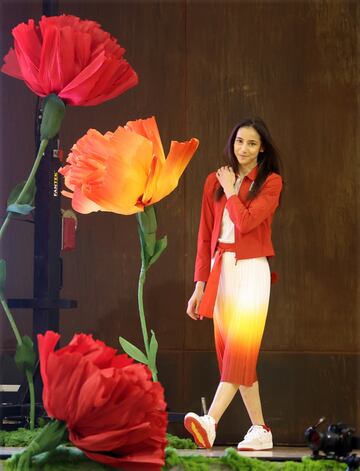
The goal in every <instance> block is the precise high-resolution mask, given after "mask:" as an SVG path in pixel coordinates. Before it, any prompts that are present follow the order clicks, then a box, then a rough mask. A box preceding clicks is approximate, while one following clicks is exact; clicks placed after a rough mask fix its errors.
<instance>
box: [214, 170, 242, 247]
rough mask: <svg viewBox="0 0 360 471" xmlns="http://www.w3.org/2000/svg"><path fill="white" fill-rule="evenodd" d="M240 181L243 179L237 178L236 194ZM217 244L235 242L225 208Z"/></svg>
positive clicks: (231, 224)
mask: <svg viewBox="0 0 360 471" xmlns="http://www.w3.org/2000/svg"><path fill="white" fill-rule="evenodd" d="M242 181H243V179H242V178H241V177H238V178H237V179H236V181H235V184H234V189H235V191H236V194H237V193H238V192H239V189H240V186H241V183H242ZM219 242H226V243H227V244H233V243H234V242H235V231H234V223H233V222H232V220H231V219H230V216H229V211H228V210H227V209H226V208H224V212H223V217H222V221H221V228H220V235H219Z"/></svg>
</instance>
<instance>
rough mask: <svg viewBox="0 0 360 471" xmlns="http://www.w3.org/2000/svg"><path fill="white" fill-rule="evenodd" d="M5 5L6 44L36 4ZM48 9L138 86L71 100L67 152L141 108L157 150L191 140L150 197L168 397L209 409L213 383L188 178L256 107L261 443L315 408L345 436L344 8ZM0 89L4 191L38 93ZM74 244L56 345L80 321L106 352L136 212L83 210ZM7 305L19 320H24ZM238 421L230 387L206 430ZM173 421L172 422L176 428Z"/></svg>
mask: <svg viewBox="0 0 360 471" xmlns="http://www.w3.org/2000/svg"><path fill="white" fill-rule="evenodd" d="M4 5H5V6H4ZM4 5H3V13H5V14H4V15H2V22H3V25H2V26H3V27H2V35H3V39H2V41H4V43H5V45H4V46H3V48H4V49H7V46H8V45H9V44H10V37H9V31H10V29H11V27H12V26H13V25H15V24H17V22H19V21H21V20H24V19H27V17H28V16H27V14H29V16H35V17H37V18H38V16H39V7H38V5H36V4H35V2H31V3H30V2H29V3H24V8H21V9H18V8H15V6H13V5H12V4H10V3H9V2H5V4H4ZM60 8H61V11H62V12H65V13H72V14H75V15H78V16H80V17H82V18H89V19H96V20H97V21H98V22H100V23H101V24H102V25H103V27H104V29H106V30H108V31H110V32H111V33H112V34H113V35H114V36H115V37H117V38H118V40H119V42H120V43H121V44H123V45H124V46H125V47H126V49H127V54H126V57H127V59H128V60H129V61H130V62H131V64H132V65H133V67H134V68H135V69H136V70H137V72H138V74H139V77H140V84H139V85H138V86H137V87H136V88H134V89H132V90H130V91H129V92H127V93H126V94H124V95H123V96H121V97H119V98H117V99H115V100H113V101H111V102H109V103H105V104H103V105H100V106H98V107H93V108H70V107H69V108H68V110H67V116H66V119H65V122H64V125H63V128H62V135H61V138H62V143H63V147H64V149H65V151H66V152H67V151H68V150H69V148H70V147H71V145H72V144H73V143H74V142H75V141H76V140H77V139H78V138H79V137H80V136H82V135H83V134H84V133H85V132H86V131H87V129H88V128H90V127H95V128H97V129H98V130H100V131H106V130H113V129H115V128H116V126H118V125H119V124H123V123H125V122H126V121H127V120H129V119H135V118H145V117H148V116H151V115H155V116H156V118H157V121H158V124H159V128H160V132H161V135H162V139H163V143H164V147H165V148H166V149H168V147H169V142H170V140H171V139H176V140H181V139H186V138H190V137H193V136H194V137H198V138H199V139H200V148H199V150H198V152H197V154H196V155H195V157H194V159H193V161H192V162H191V164H190V166H189V168H188V170H187V172H186V173H185V175H184V177H183V178H182V180H181V184H180V186H179V188H178V189H177V190H176V191H175V192H174V193H173V194H172V195H171V196H169V197H168V198H166V199H165V200H163V201H162V202H160V203H159V204H158V205H157V214H158V222H159V234H160V235H163V234H167V235H168V239H169V245H168V248H167V250H166V252H165V253H164V254H163V256H162V257H161V259H160V260H159V262H158V263H157V264H156V265H155V266H154V267H153V268H152V269H151V270H150V271H149V273H148V279H147V282H146V288H145V304H146V312H147V317H148V324H149V327H151V328H152V329H154V330H155V332H156V334H157V338H158V340H159V345H160V353H159V376H160V381H161V382H162V383H163V385H164V386H165V390H166V396H167V401H168V404H169V408H170V409H171V410H173V411H184V412H185V411H188V410H195V411H199V410H200V397H201V396H205V397H206V398H207V402H208V404H209V403H210V400H211V397H212V395H213V393H214V391H215V388H216V384H217V380H218V371H217V365H216V360H215V354H214V351H213V349H214V346H213V338H212V326H211V322H209V321H205V320H204V321H202V322H193V321H191V320H190V319H188V318H187V317H186V315H185V306H186V303H187V299H188V298H189V296H190V295H191V292H192V289H193V281H192V279H193V265H194V257H195V240H196V233H197V227H198V220H199V211H200V198H201V192H202V185H203V182H204V179H205V177H206V175H207V173H208V172H210V171H212V170H214V169H215V168H216V167H217V166H218V165H219V164H220V163H221V162H222V157H221V155H222V149H223V147H224V145H225V142H226V139H227V136H228V133H229V131H230V130H231V128H232V126H233V125H234V124H235V123H236V121H238V120H239V119H240V118H241V117H244V116H247V115H260V116H263V117H264V119H265V120H266V122H267V123H268V124H269V126H270V128H271V130H272V133H273V136H274V138H275V140H276V142H277V143H278V146H279V147H280V149H281V151H282V155H283V163H284V167H285V172H286V173H285V182H286V186H285V191H284V195H283V202H282V206H281V209H280V210H279V212H278V214H277V217H276V218H275V221H274V243H275V246H276V251H277V257H276V259H275V261H274V266H273V268H274V269H275V270H277V271H279V272H280V276H281V282H280V283H279V284H278V285H276V286H275V287H274V288H273V291H272V296H271V304H270V311H269V317H268V322H267V327H266V332H265V336H264V341H263V346H262V353H261V357H260V361H259V378H260V381H261V390H262V398H263V406H264V411H265V416H266V419H267V422H268V423H269V425H270V426H271V427H272V428H273V431H274V436H275V441H276V443H292V444H295V443H303V431H304V429H305V428H306V427H307V426H308V425H309V424H312V423H314V422H316V421H317V419H318V418H319V417H320V416H323V415H324V416H326V417H327V421H328V423H331V422H334V421H344V422H347V423H349V424H351V425H353V426H356V427H357V429H358V431H359V430H360V405H359V398H360V384H359V381H360V366H359V365H360V362H359V354H360V349H359V341H360V325H359V308H360V305H359V291H358V288H357V287H358V286H359V285H358V275H359V253H358V247H357V242H358V234H359V230H358V224H357V216H358V213H357V208H358V207H357V201H358V186H357V183H358V179H359V172H358V161H357V158H356V157H357V150H358V141H357V131H358V120H359V108H358V101H357V100H358V96H357V95H356V91H357V90H356V85H357V78H356V77H357V72H358V69H357V67H358V63H357V57H356V38H357V34H358V31H357V24H359V21H358V20H357V18H358V19H359V8H358V6H357V3H356V2H355V1H326V0H325V1H322V2H318V1H316V0H314V1H312V0H309V1H288V2H285V1H282V2H272V1H240V0H238V1H199V0H197V1H195V0H187V1H186V0H178V1H175V0H174V1H172V2H167V1H141V0H139V1H138V0H134V1H117V2H95V1H91V2H85V1H83V2H78V1H76V2H75V1H60ZM2 52H4V51H2ZM1 92H2V95H1V97H2V98H1V99H2V102H1V103H2V126H1V129H2V142H1V159H0V166H1V167H0V168H1V183H2V184H1V190H0V191H1V192H2V196H3V200H4V199H5V197H6V194H7V191H8V190H9V189H10V188H11V187H12V186H13V185H14V184H15V183H17V181H18V180H20V179H21V178H23V175H24V174H25V171H26V169H27V166H28V165H29V160H30V158H31V157H30V156H31V153H32V152H33V141H32V122H31V120H32V112H33V111H32V110H33V107H34V102H35V100H34V97H33V96H32V94H31V93H30V92H29V91H28V90H27V89H26V88H25V86H24V85H23V84H22V83H21V82H18V81H16V80H15V79H11V78H8V77H4V76H2V77H1ZM5 110H6V111H5ZM9 114H10V115H11V116H12V117H14V119H11V120H10V119H8V117H9ZM19 133H21V136H22V137H21V139H19ZM10 156H11V157H10ZM25 167H26V168H25ZM5 189H6V191H5ZM3 206H4V205H3ZM3 206H2V207H3ZM67 206H68V201H66V200H64V207H67ZM11 231H12V232H10V231H9V233H8V234H7V238H6V240H5V243H4V250H5V253H6V255H7V256H8V257H9V255H10V254H11V257H12V260H11V265H12V266H11V267H10V263H9V270H10V275H9V276H10V279H9V288H8V290H9V295H11V296H15V295H18V296H23V295H29V292H30V293H31V279H32V276H31V263H32V262H31V252H32V247H31V246H30V242H31V230H28V232H29V233H28V234H27V235H24V233H22V235H21V236H20V235H19V233H18V232H16V229H15V225H14V228H13V229H11ZM26 241H27V242H28V243H27V244H26V243H24V242H26ZM19 244H22V245H23V247H22V248H19ZM77 244H78V247H77V250H76V251H75V252H73V253H66V254H64V257H63V258H64V269H65V271H64V282H65V285H64V289H63V296H64V297H66V298H76V299H78V301H79V308H78V309H77V310H75V311H63V312H62V313H61V329H60V330H61V334H62V336H63V341H67V340H68V339H70V338H71V336H72V335H73V333H74V332H79V331H84V332H91V333H93V334H94V336H96V337H98V338H101V339H102V340H105V341H106V342H108V343H109V344H111V345H114V346H118V340H117V339H118V336H119V335H121V336H123V337H125V338H127V339H129V340H130V341H132V342H135V343H136V344H138V345H139V346H140V345H141V335H140V326H139V322H138V317H137V306H136V288H137V276H138V271H139V266H140V260H139V244H138V240H137V232H136V224H135V218H134V217H133V216H130V217H124V216H118V215H112V214H105V213H104V214H102V213H97V214H91V215H87V216H80V218H79V231H78V240H77ZM25 293H27V294H25ZM16 314H17V316H18V319H19V321H20V324H21V326H22V329H23V330H24V331H29V329H31V323H30V322H31V319H30V316H29V314H28V313H21V314H20V313H16ZM1 328H2V330H1V352H2V356H1V358H2V362H3V365H4V366H3V371H4V372H5V371H6V374H7V375H8V377H9V376H11V377H13V378H15V377H16V373H15V372H14V370H13V369H12V367H11V364H10V352H11V351H12V349H13V346H14V341H13V339H12V336H11V332H10V330H9V328H8V326H7V324H6V322H5V321H4V318H3V317H2V318H1ZM248 426H249V421H248V418H247V417H246V413H245V411H244V408H243V406H242V403H241V400H240V398H237V399H236V400H235V401H234V403H233V404H232V405H231V407H230V409H229V410H228V411H227V413H226V415H225V416H224V419H223V421H222V423H221V426H220V427H219V432H218V437H219V442H224V443H225V442H226V443H231V442H236V441H237V440H239V439H240V438H241V436H242V435H243V433H244V432H245V431H246V429H247V428H248ZM174 431H176V432H177V433H179V434H182V433H183V431H182V429H181V428H180V427H174Z"/></svg>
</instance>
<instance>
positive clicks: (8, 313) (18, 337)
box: [0, 292, 22, 345]
mask: <svg viewBox="0 0 360 471" xmlns="http://www.w3.org/2000/svg"><path fill="white" fill-rule="evenodd" d="M0 302H1V305H2V307H3V309H4V311H5V314H6V316H7V318H8V321H9V322H10V325H11V328H12V330H13V332H14V335H15V337H16V341H17V343H18V345H21V344H22V339H21V335H20V332H19V329H18V328H17V325H16V323H15V320H14V318H13V316H12V314H11V311H10V309H9V306H8V305H7V302H6V299H5V297H4V294H3V293H2V292H0Z"/></svg>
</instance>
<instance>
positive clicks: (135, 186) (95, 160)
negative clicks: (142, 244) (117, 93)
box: [59, 117, 199, 215]
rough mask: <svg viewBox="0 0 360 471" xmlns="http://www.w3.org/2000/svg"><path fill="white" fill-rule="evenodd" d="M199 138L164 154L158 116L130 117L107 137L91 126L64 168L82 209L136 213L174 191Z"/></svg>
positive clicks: (75, 203)
mask: <svg viewBox="0 0 360 471" xmlns="http://www.w3.org/2000/svg"><path fill="white" fill-rule="evenodd" d="M198 145H199V141H198V140H197V139H195V138H193V139H190V140H189V141H186V142H177V141H172V142H171V146H170V151H169V154H168V156H167V158H165V154H164V150H163V146H162V143H161V139H160V135H159V131H158V127H157V124H156V121H155V118H154V117H151V118H149V119H145V120H142V119H139V120H137V121H129V122H128V123H127V124H126V126H124V127H121V126H119V127H118V128H117V129H116V131H115V132H107V133H106V134H105V135H102V134H101V133H100V132H98V131H96V130H95V129H90V130H89V131H88V132H87V134H86V135H85V136H83V137H82V138H81V139H79V140H78V141H77V143H76V144H75V145H74V146H73V148H72V149H71V153H70V154H69V157H68V159H67V165H66V166H65V167H63V168H62V169H60V170H59V172H60V173H61V174H62V175H64V177H65V185H66V186H67V187H68V188H69V189H70V190H72V192H68V191H64V192H63V194H64V195H65V196H68V197H69V198H72V207H73V209H74V210H75V211H78V212H79V213H83V214H86V213H90V212H93V211H111V212H114V213H118V214H126V215H127V214H134V213H137V212H140V211H143V210H144V207H145V206H149V205H152V204H154V203H156V202H157V201H159V200H161V199H162V198H164V197H165V196H167V195H168V194H169V193H171V192H172V191H173V190H174V189H175V188H176V187H177V185H178V182H179V178H180V176H181V175H182V173H183V171H184V170H185V168H186V166H187V164H188V163H189V161H190V159H191V157H192V156H193V155H194V153H195V151H196V149H197V147H198Z"/></svg>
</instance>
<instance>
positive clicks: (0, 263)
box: [0, 258, 6, 291]
mask: <svg viewBox="0 0 360 471" xmlns="http://www.w3.org/2000/svg"><path fill="white" fill-rule="evenodd" d="M5 282H6V262H5V260H4V259H3V258H1V259H0V291H4V289H5Z"/></svg>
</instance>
